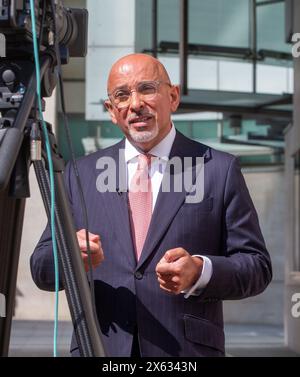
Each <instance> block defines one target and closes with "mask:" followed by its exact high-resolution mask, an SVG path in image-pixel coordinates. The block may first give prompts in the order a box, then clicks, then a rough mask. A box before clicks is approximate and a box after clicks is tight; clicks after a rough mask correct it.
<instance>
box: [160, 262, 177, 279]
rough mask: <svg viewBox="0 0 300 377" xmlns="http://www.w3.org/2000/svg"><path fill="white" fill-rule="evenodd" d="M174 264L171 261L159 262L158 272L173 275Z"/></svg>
mask: <svg viewBox="0 0 300 377" xmlns="http://www.w3.org/2000/svg"><path fill="white" fill-rule="evenodd" d="M173 270H174V266H172V264H171V263H166V262H165V263H158V264H157V266H156V274H161V275H166V276H167V275H173V274H174V271H173Z"/></svg>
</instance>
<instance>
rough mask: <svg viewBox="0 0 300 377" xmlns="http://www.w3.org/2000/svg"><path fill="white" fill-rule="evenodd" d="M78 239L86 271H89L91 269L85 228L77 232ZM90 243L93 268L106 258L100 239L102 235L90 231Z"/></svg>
mask: <svg viewBox="0 0 300 377" xmlns="http://www.w3.org/2000/svg"><path fill="white" fill-rule="evenodd" d="M76 235H77V239H78V243H79V248H80V251H81V257H82V260H83V263H84V268H85V271H86V272H88V270H89V263H88V254H87V242H86V231H85V229H81V230H79V231H78V232H77V233H76ZM89 244H90V251H91V262H92V266H93V268H96V267H97V266H99V264H100V263H101V262H102V261H103V259H104V254H103V250H102V245H101V241H100V236H98V235H97V234H93V233H90V232H89Z"/></svg>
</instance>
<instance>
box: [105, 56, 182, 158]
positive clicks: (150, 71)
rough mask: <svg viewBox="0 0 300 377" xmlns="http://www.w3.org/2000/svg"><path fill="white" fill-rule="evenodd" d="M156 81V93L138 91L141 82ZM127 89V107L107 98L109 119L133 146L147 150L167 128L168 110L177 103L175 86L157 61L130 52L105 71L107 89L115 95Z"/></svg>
mask: <svg viewBox="0 0 300 377" xmlns="http://www.w3.org/2000/svg"><path fill="white" fill-rule="evenodd" d="M145 82H156V83H157V84H156V85H157V91H156V94H154V95H152V96H150V97H148V96H147V95H146V96H143V95H141V91H140V90H139V89H138V90H136V89H137V88H140V87H141V83H145ZM119 90H120V93H121V94H122V93H123V91H124V90H125V91H126V92H127V93H130V98H129V102H128V106H127V107H122V106H121V107H120V108H118V107H117V106H116V104H115V103H114V101H113V100H112V101H107V102H106V107H107V109H108V110H109V112H110V115H111V119H112V122H113V123H114V124H118V125H119V127H120V128H121V130H122V131H123V133H124V134H125V136H126V137H127V138H128V139H129V140H130V141H131V142H132V144H134V145H135V146H136V147H138V148H139V149H141V150H143V151H146V152H147V151H149V150H150V149H151V148H153V147H154V146H155V145H156V144H158V143H159V142H160V141H161V140H162V139H163V138H164V137H165V136H166V135H167V133H168V132H169V131H170V129H171V113H172V112H174V111H176V109H177V107H178V104H179V89H178V87H176V86H171V85H170V82H169V78H168V76H167V74H166V73H165V71H164V70H163V68H162V66H160V63H159V62H158V61H157V60H156V59H154V58H152V57H150V56H147V55H141V54H136V55H130V56H128V57H125V58H123V59H121V60H120V61H119V62H117V63H116V64H115V65H114V66H113V68H112V70H111V73H110V75H109V80H108V92H109V93H110V94H111V93H115V94H116V96H114V98H116V97H117V96H119Z"/></svg>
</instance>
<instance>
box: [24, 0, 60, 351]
mask: <svg viewBox="0 0 300 377" xmlns="http://www.w3.org/2000/svg"><path fill="white" fill-rule="evenodd" d="M30 14H31V24H32V37H33V38H32V39H33V48H34V61H35V72H36V92H37V98H38V108H39V114H40V119H41V121H42V126H43V127H42V128H43V132H44V137H45V144H46V151H47V158H48V165H49V176H50V192H51V210H50V218H51V237H52V244H53V257H54V271H55V309H54V312H55V313H54V336H53V356H54V357H57V333H58V331H57V330H58V301H59V300H58V298H59V295H58V292H59V271H58V256H57V245H56V238H55V186H54V169H53V163H52V157H51V148H50V142H49V136H48V131H47V126H46V123H45V121H44V117H43V112H42V98H41V77H40V62H39V51H38V43H37V33H36V27H35V14H34V0H30Z"/></svg>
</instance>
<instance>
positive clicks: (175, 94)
mask: <svg viewBox="0 0 300 377" xmlns="http://www.w3.org/2000/svg"><path fill="white" fill-rule="evenodd" d="M170 96H171V111H172V113H175V111H176V110H177V108H178V105H179V102H180V88H179V85H173V86H172V88H171V90H170Z"/></svg>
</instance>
